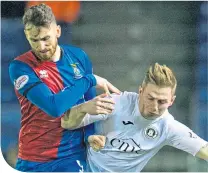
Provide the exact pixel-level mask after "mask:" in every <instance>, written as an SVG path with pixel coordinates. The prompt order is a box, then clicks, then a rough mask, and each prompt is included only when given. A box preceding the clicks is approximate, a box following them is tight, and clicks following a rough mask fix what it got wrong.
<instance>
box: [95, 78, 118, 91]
mask: <svg viewBox="0 0 208 173" xmlns="http://www.w3.org/2000/svg"><path fill="white" fill-rule="evenodd" d="M94 76H95V79H96V81H97V85H96V87H97V88H99V89H103V90H104V91H105V93H106V94H108V95H110V91H111V92H113V93H116V94H120V93H121V91H120V90H119V89H118V88H116V87H115V86H113V85H112V84H111V83H110V82H108V81H107V80H106V79H105V78H102V77H100V76H97V75H94Z"/></svg>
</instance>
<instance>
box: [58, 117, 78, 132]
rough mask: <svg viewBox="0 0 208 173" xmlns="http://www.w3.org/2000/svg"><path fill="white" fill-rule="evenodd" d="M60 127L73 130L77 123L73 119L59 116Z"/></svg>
mask: <svg viewBox="0 0 208 173" xmlns="http://www.w3.org/2000/svg"><path fill="white" fill-rule="evenodd" d="M61 127H62V128H64V129H67V130H74V129H76V128H77V125H76V124H75V123H74V122H73V121H70V120H64V118H61Z"/></svg>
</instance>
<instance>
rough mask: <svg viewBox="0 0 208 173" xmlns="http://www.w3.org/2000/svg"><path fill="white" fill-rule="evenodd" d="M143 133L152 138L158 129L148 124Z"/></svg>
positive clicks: (155, 135)
mask: <svg viewBox="0 0 208 173" xmlns="http://www.w3.org/2000/svg"><path fill="white" fill-rule="evenodd" d="M144 134H145V136H146V137H148V138H152V139H154V138H156V137H157V136H158V131H157V129H156V128H155V127H153V126H149V127H147V128H146V129H145V131H144Z"/></svg>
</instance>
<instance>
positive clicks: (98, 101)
mask: <svg viewBox="0 0 208 173" xmlns="http://www.w3.org/2000/svg"><path fill="white" fill-rule="evenodd" d="M106 96H107V94H101V95H99V96H97V97H95V98H94V99H92V100H90V101H88V102H85V103H83V104H80V105H78V106H75V107H73V108H72V109H71V110H69V111H67V112H66V113H65V115H64V117H62V119H61V126H62V127H63V128H65V129H75V128H78V127H80V124H81V123H82V121H83V119H84V117H85V116H86V114H87V113H88V114H91V115H98V114H105V115H107V114H111V113H112V111H113V110H114V101H113V100H112V99H111V98H105V97H106Z"/></svg>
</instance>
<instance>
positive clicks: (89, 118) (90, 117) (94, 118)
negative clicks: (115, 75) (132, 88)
mask: <svg viewBox="0 0 208 173" xmlns="http://www.w3.org/2000/svg"><path fill="white" fill-rule="evenodd" d="M110 97H111V98H112V99H113V100H114V102H115V103H117V102H118V99H119V97H120V95H116V94H111V96H110ZM116 107H117V104H116V106H115V109H116ZM114 112H115V110H114V111H113V112H112V113H111V114H108V115H104V114H99V115H90V114H86V115H85V117H84V118H83V120H82V122H81V123H80V125H79V126H77V127H76V128H80V127H83V126H87V125H89V124H92V123H94V122H96V121H101V120H106V119H107V118H108V117H109V116H112V115H113V114H114Z"/></svg>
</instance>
